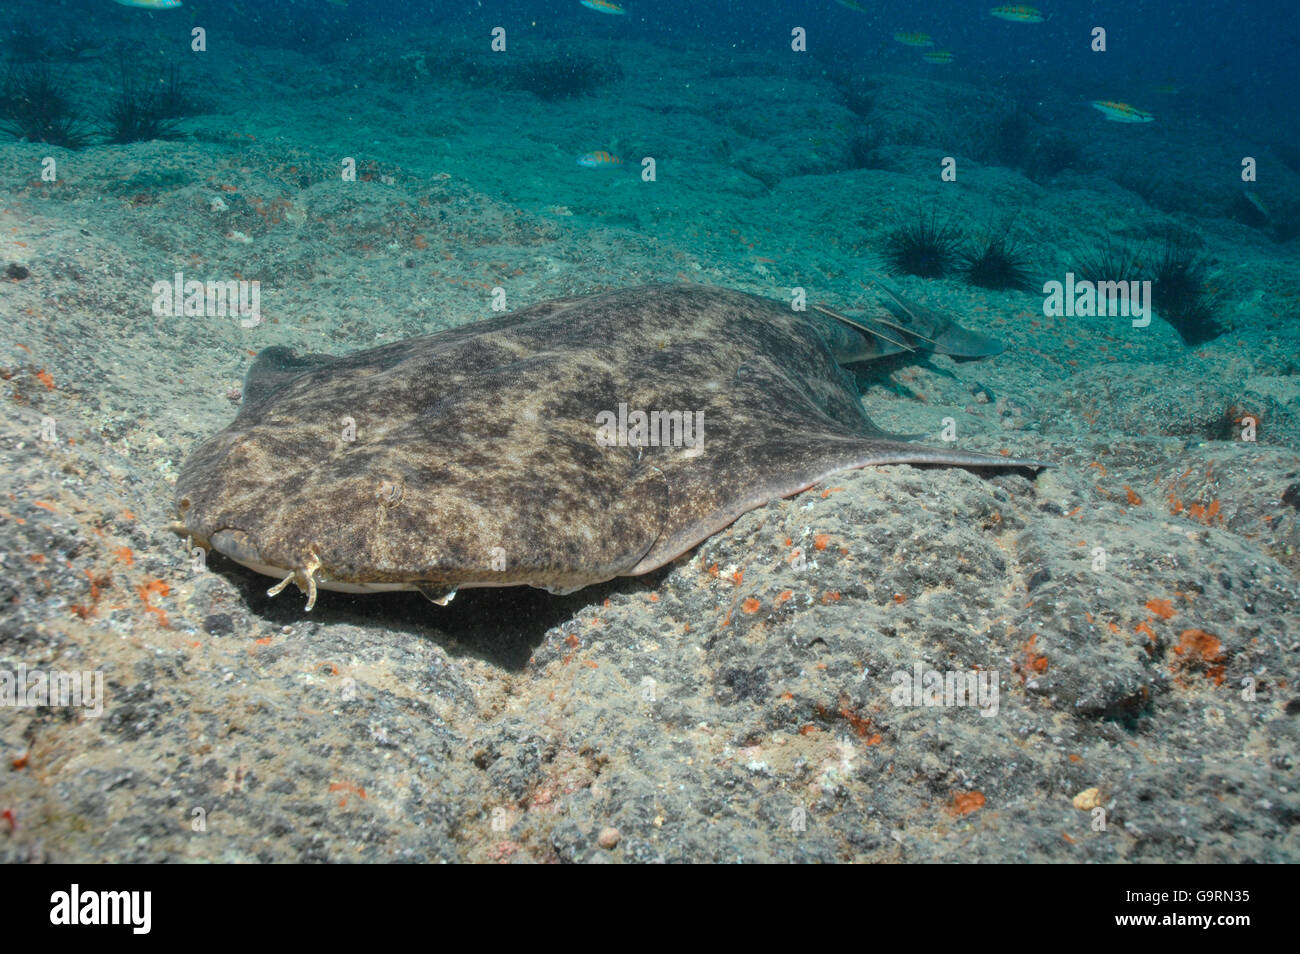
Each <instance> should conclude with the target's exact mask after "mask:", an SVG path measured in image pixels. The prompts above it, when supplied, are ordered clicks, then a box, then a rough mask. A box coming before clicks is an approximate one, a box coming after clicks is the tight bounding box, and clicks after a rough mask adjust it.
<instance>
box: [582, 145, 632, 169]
mask: <svg viewBox="0 0 1300 954" xmlns="http://www.w3.org/2000/svg"><path fill="white" fill-rule="evenodd" d="M622 164H623V160H622V159H620V158H619V157H618V156H616V155H614V154H613V153H612V152H606V151H605V150H604V149H595V150H593V151H591V152H589V153H587V154H586V155H585V156H579V157H578V165H580V166H582V167H583V168H584V169H599V168H600V167H601V166H621V165H622Z"/></svg>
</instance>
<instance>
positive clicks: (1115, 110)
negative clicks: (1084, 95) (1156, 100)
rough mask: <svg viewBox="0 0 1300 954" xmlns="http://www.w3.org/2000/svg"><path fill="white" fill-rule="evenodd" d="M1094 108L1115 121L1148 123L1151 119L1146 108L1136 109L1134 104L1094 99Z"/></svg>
mask: <svg viewBox="0 0 1300 954" xmlns="http://www.w3.org/2000/svg"><path fill="white" fill-rule="evenodd" d="M1092 106H1093V108H1094V109H1099V110H1101V112H1102V115H1104V116H1105V117H1106V118H1107V119H1109V120H1110V121H1111V122H1116V123H1149V122H1151V121H1152V120H1153V119H1155V117H1154V116H1152V115H1151V114H1150V113H1148V112H1147V111H1146V110H1142V109H1138V108H1137V107H1136V106H1130V105H1129V104H1128V103H1116V102H1114V101H1113V100H1109V99H1094V100H1093V101H1092Z"/></svg>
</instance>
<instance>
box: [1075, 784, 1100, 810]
mask: <svg viewBox="0 0 1300 954" xmlns="http://www.w3.org/2000/svg"><path fill="white" fill-rule="evenodd" d="M1100 804H1101V789H1098V788H1085V789H1084V790H1083V791H1082V792H1080V793H1079V794H1078V795H1076V796H1074V807H1075V808H1077V809H1079V811H1081V812H1090V811H1092V810H1093V809H1094V808H1096V807H1097V806H1098V805H1100Z"/></svg>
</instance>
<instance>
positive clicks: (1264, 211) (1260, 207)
mask: <svg viewBox="0 0 1300 954" xmlns="http://www.w3.org/2000/svg"><path fill="white" fill-rule="evenodd" d="M1242 195H1244V196H1245V197H1246V201H1247V202H1249V203H1250V204H1251V205H1253V206H1254V207H1255V209H1256V211H1258V212H1259V214H1260V215H1262V216H1264V218H1266V219H1268V218H1272V216H1270V215H1269V214H1268V206H1266V205H1265V204H1264V200H1263V199H1261V198H1260V197H1259V196H1258V195H1256V194H1255V193H1254V192H1243V193H1242Z"/></svg>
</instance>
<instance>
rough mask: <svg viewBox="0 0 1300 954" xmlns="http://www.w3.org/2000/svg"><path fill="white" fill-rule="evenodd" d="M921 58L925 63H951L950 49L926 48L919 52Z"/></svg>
mask: <svg viewBox="0 0 1300 954" xmlns="http://www.w3.org/2000/svg"><path fill="white" fill-rule="evenodd" d="M921 59H923V60H925V61H926V62H927V63H951V62H952V61H953V55H952V52H951V51H950V50H927V51H926V52H924V53H922V54H921Z"/></svg>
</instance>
